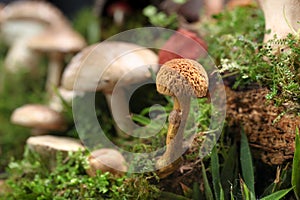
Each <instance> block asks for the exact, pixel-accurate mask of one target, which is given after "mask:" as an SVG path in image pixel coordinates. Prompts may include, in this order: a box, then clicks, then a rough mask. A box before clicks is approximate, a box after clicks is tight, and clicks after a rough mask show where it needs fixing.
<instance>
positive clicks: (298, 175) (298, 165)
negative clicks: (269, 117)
mask: <svg viewBox="0 0 300 200" xmlns="http://www.w3.org/2000/svg"><path fill="white" fill-rule="evenodd" d="M299 169H300V138H299V129H298V127H297V128H296V138H295V152H294V159H293V166H292V186H293V188H294V193H295V196H296V198H297V200H299V199H300V196H299V194H300V170H299Z"/></svg>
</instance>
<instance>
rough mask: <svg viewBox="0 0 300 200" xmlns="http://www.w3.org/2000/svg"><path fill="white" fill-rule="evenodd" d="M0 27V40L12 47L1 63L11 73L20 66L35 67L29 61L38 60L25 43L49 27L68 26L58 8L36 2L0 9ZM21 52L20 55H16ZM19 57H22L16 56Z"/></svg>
mask: <svg viewBox="0 0 300 200" xmlns="http://www.w3.org/2000/svg"><path fill="white" fill-rule="evenodd" d="M0 25H1V38H2V40H3V41H4V42H5V43H6V44H7V45H8V46H11V47H12V48H11V49H10V50H9V58H6V61H5V64H6V65H5V67H6V69H7V70H8V71H11V72H15V71H18V70H19V69H20V68H22V67H29V68H30V69H34V68H37V64H35V63H33V62H32V60H38V59H39V55H38V54H37V53H36V52H30V50H29V49H28V47H27V43H26V42H25V40H28V39H29V38H31V37H33V36H35V35H38V34H40V33H41V32H43V31H44V30H45V29H47V28H49V27H64V26H69V27H70V23H69V21H68V20H67V19H66V18H65V16H64V15H63V14H62V13H61V11H60V10H59V9H57V8H56V7H54V6H53V5H51V4H49V3H46V2H37V1H17V2H13V3H10V4H8V5H7V6H5V7H4V8H3V9H2V10H1V13H0ZM19 42H20V43H19ZM22 51H24V52H23V53H20V52H22ZM27 51H29V52H27ZM20 54H22V55H26V56H25V57H20V56H19V55H20ZM23 58H24V59H23ZM14 60H16V62H15V61H14ZM19 62H22V65H21V66H19ZM36 62H37V61H36Z"/></svg>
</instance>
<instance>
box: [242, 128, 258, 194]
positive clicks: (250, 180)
mask: <svg viewBox="0 0 300 200" xmlns="http://www.w3.org/2000/svg"><path fill="white" fill-rule="evenodd" d="M240 161H241V168H242V176H243V179H244V181H245V184H246V185H247V188H249V190H250V191H251V193H252V194H254V196H255V190H254V171H253V163H252V156H251V151H250V147H249V144H248V140H247V136H246V134H245V133H244V131H243V130H242V131H241V157H240Z"/></svg>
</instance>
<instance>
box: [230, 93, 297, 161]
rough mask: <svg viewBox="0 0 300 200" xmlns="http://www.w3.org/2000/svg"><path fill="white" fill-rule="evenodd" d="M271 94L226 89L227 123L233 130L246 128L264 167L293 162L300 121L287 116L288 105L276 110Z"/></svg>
mask: <svg viewBox="0 0 300 200" xmlns="http://www.w3.org/2000/svg"><path fill="white" fill-rule="evenodd" d="M269 92H270V91H269V90H268V89H266V88H257V89H251V90H247V91H233V90H231V89H229V88H226V94H227V122H228V125H229V127H230V129H231V130H235V131H240V127H243V129H244V131H245V133H246V134H247V136H248V140H249V144H250V145H251V146H252V147H253V148H252V149H253V152H254V156H258V157H259V158H261V159H262V161H263V162H264V163H267V164H270V165H279V164H282V163H284V162H286V161H288V160H291V159H292V158H293V154H294V145H295V144H294V140H295V132H296V127H298V128H300V117H299V116H295V115H294V114H292V113H285V114H284V115H282V116H280V115H281V114H282V113H283V112H284V111H286V110H287V108H288V105H284V106H279V107H277V106H275V105H274V102H272V101H267V100H266V98H265V96H266V95H267V94H268V93H269Z"/></svg>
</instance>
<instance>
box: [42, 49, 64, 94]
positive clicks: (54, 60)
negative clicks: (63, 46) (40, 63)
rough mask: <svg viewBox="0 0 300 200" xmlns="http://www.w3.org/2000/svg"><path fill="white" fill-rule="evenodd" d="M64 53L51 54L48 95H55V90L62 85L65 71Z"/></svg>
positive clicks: (47, 85) (47, 84)
mask: <svg viewBox="0 0 300 200" xmlns="http://www.w3.org/2000/svg"><path fill="white" fill-rule="evenodd" d="M63 59H64V56H63V54H62V53H58V52H52V53H50V54H49V66H48V75H47V80H46V90H47V92H48V94H50V95H51V94H53V88H55V87H58V86H59V85H60V79H61V74H62V71H63V67H64V66H63Z"/></svg>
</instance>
